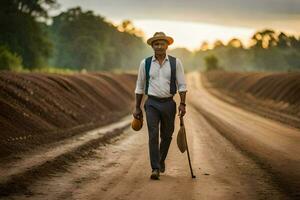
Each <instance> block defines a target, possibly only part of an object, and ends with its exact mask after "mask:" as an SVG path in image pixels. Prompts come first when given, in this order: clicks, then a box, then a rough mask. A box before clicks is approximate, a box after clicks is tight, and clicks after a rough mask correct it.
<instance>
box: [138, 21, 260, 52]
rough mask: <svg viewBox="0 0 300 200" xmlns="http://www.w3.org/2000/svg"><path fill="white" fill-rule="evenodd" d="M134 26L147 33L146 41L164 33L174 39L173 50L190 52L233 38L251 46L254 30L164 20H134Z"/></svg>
mask: <svg viewBox="0 0 300 200" xmlns="http://www.w3.org/2000/svg"><path fill="white" fill-rule="evenodd" d="M133 23H134V25H135V26H136V27H137V28H138V29H141V30H142V31H143V32H144V33H145V40H147V38H149V37H152V36H153V34H154V33H155V32H157V31H163V32H165V33H166V34H167V35H169V36H171V37H173V38H174V44H173V45H172V46H170V48H171V49H173V48H177V47H185V48H187V49H189V50H195V49H199V48H200V46H201V44H202V42H204V41H206V42H208V43H209V44H213V43H214V42H215V41H216V40H221V41H222V42H224V43H225V44H226V43H227V42H228V41H229V40H231V39H232V38H238V39H239V40H241V41H242V42H243V44H244V45H245V46H247V45H248V44H249V39H250V37H251V36H252V35H253V34H254V32H255V30H254V29H249V28H241V27H229V26H220V25H212V24H205V23H195V22H184V21H178V22H175V21H164V20H133Z"/></svg>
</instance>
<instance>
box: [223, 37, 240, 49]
mask: <svg viewBox="0 0 300 200" xmlns="http://www.w3.org/2000/svg"><path fill="white" fill-rule="evenodd" d="M227 46H228V47H232V48H237V49H238V48H243V43H242V42H241V41H240V40H239V39H237V38H233V39H231V40H230V41H229V42H228V44H227Z"/></svg>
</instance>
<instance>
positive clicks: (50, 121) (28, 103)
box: [0, 72, 136, 161]
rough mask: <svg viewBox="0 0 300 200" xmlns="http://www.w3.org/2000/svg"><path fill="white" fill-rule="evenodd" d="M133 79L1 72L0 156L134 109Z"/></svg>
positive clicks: (54, 139) (127, 75) (6, 155)
mask: <svg viewBox="0 0 300 200" xmlns="http://www.w3.org/2000/svg"><path fill="white" fill-rule="evenodd" d="M135 79H136V77H135V76H134V75H130V74H109V73H77V74H72V75H61V74H46V73H12V72H1V73H0V110H1V112H0V130H1V134H0V158H2V159H3V158H4V157H9V156H10V155H11V154H13V153H16V152H23V151H24V150H27V149H32V148H34V147H35V146H40V145H42V144H45V143H47V144H48V143H51V142H54V141H58V140H61V139H63V138H67V137H70V136H72V135H76V134H78V133H81V132H83V131H86V130H91V129H93V128H95V127H99V126H102V125H105V124H108V123H111V122H113V121H116V120H118V119H120V118H121V117H122V116H125V115H126V114H128V113H129V112H130V111H131V110H132V103H133V98H134V94H133V88H134V86H135ZM2 161H3V160H2Z"/></svg>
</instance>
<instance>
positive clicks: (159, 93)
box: [135, 55, 186, 98]
mask: <svg viewBox="0 0 300 200" xmlns="http://www.w3.org/2000/svg"><path fill="white" fill-rule="evenodd" d="M145 61H146V59H144V60H142V61H141V64H140V68H139V73H138V78H137V81H136V88H135V93H136V94H144V93H145V85H146V69H145ZM149 75H150V79H149V88H148V95H153V96H156V97H161V98H164V97H171V96H172V94H170V82H171V66H170V62H169V57H168V55H166V57H165V59H164V61H163V62H162V65H161V66H160V64H159V62H158V60H157V59H156V58H155V56H153V57H152V61H151V66H150V72H149ZM176 85H177V89H178V91H179V92H184V91H186V82H185V78H184V70H183V66H182V63H181V61H180V59H178V58H176Z"/></svg>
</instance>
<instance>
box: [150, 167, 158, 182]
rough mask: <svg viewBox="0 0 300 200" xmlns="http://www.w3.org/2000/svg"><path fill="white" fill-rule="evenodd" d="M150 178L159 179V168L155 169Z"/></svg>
mask: <svg viewBox="0 0 300 200" xmlns="http://www.w3.org/2000/svg"><path fill="white" fill-rule="evenodd" d="M150 178H151V179H153V180H158V179H159V170H158V169H153V170H152V174H151V176H150Z"/></svg>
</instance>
